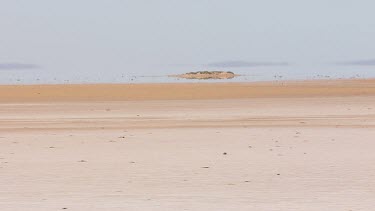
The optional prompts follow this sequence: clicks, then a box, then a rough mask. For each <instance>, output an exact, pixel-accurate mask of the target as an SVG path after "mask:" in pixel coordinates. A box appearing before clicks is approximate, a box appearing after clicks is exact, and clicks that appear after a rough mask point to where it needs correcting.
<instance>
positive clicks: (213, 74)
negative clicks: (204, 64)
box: [173, 71, 236, 79]
mask: <svg viewBox="0 0 375 211" xmlns="http://www.w3.org/2000/svg"><path fill="white" fill-rule="evenodd" d="M235 76H236V75H235V74H234V73H233V72H225V71H198V72H189V73H185V74H181V75H173V77H178V78H186V79H231V78H234V77H235Z"/></svg>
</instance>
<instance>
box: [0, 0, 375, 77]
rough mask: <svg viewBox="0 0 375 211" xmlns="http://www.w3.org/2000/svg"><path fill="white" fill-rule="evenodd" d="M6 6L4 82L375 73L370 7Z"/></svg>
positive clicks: (1, 52)
mask: <svg viewBox="0 0 375 211" xmlns="http://www.w3.org/2000/svg"><path fill="white" fill-rule="evenodd" d="M0 4H1V6H0V72H2V73H1V76H2V77H5V76H6V75H12V74H16V75H17V73H19V72H21V73H22V74H26V75H27V74H29V75H30V74H31V75H38V74H40V75H41V76H42V75H43V74H48V75H49V76H51V77H63V76H66V77H83V76H88V77H89V76H92V75H95V76H96V77H98V78H100V77H105V76H109V75H119V74H125V75H127V74H129V75H160V74H164V73H168V74H169V73H172V72H181V71H184V70H187V69H198V70H199V69H207V68H208V69H209V68H224V69H225V68H236V67H242V68H243V67H249V68H253V67H257V66H286V65H297V66H306V67H307V66H314V65H321V64H329V65H337V66H345V65H352V66H374V67H375V42H374V38H375V13H374V8H375V1H373V0H314V1H312V0H310V1H306V0H305V1H303V0H283V1H280V0H180V1H176V0H147V1H146V0H105V1H104V0H64V1H56V0H32V1H30V0H0ZM337 68H339V67H337ZM308 70H309V68H306V70H304V68H301V71H308ZM4 72H5V73H4Z"/></svg>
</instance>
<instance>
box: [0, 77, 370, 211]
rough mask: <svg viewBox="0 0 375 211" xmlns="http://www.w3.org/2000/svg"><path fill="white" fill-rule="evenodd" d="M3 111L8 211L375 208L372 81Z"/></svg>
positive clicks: (9, 102)
mask: <svg viewBox="0 0 375 211" xmlns="http://www.w3.org/2000/svg"><path fill="white" fill-rule="evenodd" d="M197 91H201V92H199V94H193V93H197ZM234 91H236V92H235V93H233V92H234ZM35 93H40V94H35ZM230 93H232V94H230ZM0 99H1V103H0V187H1V188H0V210H2V211H3V210H4V211H8V210H9V211H10V210H38V211H39V210H62V209H64V210H77V211H78V210H79V211H82V210H90V211H91V210H163V211H164V210H202V211H203V210H204V211H206V210H215V211H216V210H257V211H276V210H307V211H310V210H311V211H312V210H314V211H315V210H316V211H318V210H319V211H321V210H353V211H354V210H372V209H373V207H375V173H374V172H375V154H374V153H373V149H374V147H375V142H374V140H375V83H373V82H372V81H371V80H363V81H362V80H354V81H329V82H322V81H320V82H319V81H315V82H286V83H274V82H273V83H253V84H235V83H234V84H181V85H178V84H151V85H146V84H142V85H74V86H72V85H70V86H68V85H54V86H52V85H49V86H47V85H46V86H0Z"/></svg>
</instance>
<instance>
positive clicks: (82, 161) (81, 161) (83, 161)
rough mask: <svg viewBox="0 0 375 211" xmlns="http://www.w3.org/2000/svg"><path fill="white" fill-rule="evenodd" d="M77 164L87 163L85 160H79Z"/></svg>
mask: <svg viewBox="0 0 375 211" xmlns="http://www.w3.org/2000/svg"><path fill="white" fill-rule="evenodd" d="M78 162H80V163H86V162H87V161H86V160H80V161H78Z"/></svg>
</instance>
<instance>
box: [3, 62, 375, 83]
mask: <svg viewBox="0 0 375 211" xmlns="http://www.w3.org/2000/svg"><path fill="white" fill-rule="evenodd" d="M150 69H151V70H154V71H149V70H150ZM202 69H204V68H202V67H198V66H197V67H187V66H186V67H185V66H182V67H173V68H171V67H168V68H161V67H155V68H154V69H153V68H152V67H149V68H146V69H145V68H143V69H142V71H138V72H136V71H122V70H111V71H107V72H106V71H102V72H100V71H99V72H98V71H96V72H94V71H93V72H90V71H68V72H64V71H60V72H59V71H50V70H49V69H48V68H41V69H31V70H30V69H29V70H2V71H0V84H61V83H62V84H64V83H182V82H254V81H276V80H313V79H350V78H375V66H337V65H290V66H265V67H244V68H225V70H224V69H223V70H224V71H232V72H234V73H236V74H239V75H240V76H238V77H236V78H234V79H227V80H191V79H179V78H175V77H168V75H173V74H181V73H185V72H190V71H198V70H202Z"/></svg>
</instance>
